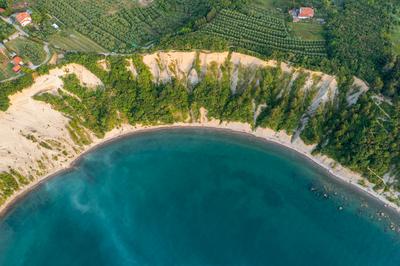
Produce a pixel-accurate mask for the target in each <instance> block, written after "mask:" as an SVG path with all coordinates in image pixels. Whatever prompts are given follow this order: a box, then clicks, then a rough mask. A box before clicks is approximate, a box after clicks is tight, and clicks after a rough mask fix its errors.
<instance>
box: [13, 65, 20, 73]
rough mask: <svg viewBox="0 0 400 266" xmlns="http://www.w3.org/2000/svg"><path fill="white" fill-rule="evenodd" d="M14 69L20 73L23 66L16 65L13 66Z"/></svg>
mask: <svg viewBox="0 0 400 266" xmlns="http://www.w3.org/2000/svg"><path fill="white" fill-rule="evenodd" d="M12 70H13V71H14V72H15V73H19V72H20V71H21V66H20V65H16V66H14V67H13V68H12Z"/></svg>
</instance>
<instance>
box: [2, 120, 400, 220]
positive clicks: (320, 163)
mask: <svg viewBox="0 0 400 266" xmlns="http://www.w3.org/2000/svg"><path fill="white" fill-rule="evenodd" d="M180 128H183V129H184V128H194V129H196V128H199V129H209V130H214V131H225V132H228V133H236V134H241V135H244V136H248V137H251V138H255V139H257V140H261V141H264V142H266V143H272V144H275V145H277V146H278V147H280V148H284V149H287V150H288V151H293V152H295V154H296V155H297V156H299V157H301V158H303V159H305V160H307V161H309V162H310V163H311V165H312V166H313V167H314V166H315V167H317V168H319V169H320V170H322V171H323V172H325V173H326V174H327V175H328V176H329V178H332V179H335V180H336V181H338V182H340V183H341V184H342V185H344V186H345V185H348V186H349V188H350V189H352V190H355V191H357V192H359V193H361V194H363V195H364V196H365V197H368V198H370V199H371V200H374V201H376V203H378V204H379V205H382V208H384V209H385V210H387V211H389V212H390V213H391V214H394V215H399V214H400V207H399V206H397V205H395V204H394V203H392V202H390V201H389V200H387V199H386V198H385V197H384V196H382V195H380V194H378V193H377V192H375V191H373V190H371V189H370V188H367V187H363V186H361V185H360V184H358V183H356V182H355V180H358V178H359V177H360V176H359V175H358V174H356V173H352V172H349V170H348V169H346V168H344V167H342V166H340V165H339V164H338V163H336V164H337V165H336V166H335V167H332V166H331V165H330V164H332V163H335V161H333V160H332V159H330V158H328V157H326V156H314V155H312V154H311V151H312V149H313V146H307V145H305V144H304V143H297V144H295V143H291V142H290V137H291V136H288V135H286V134H285V133H283V132H275V131H273V130H271V129H257V130H255V131H253V130H252V129H251V127H250V125H248V124H245V123H237V122H229V123H228V122H222V123H221V122H220V121H216V120H214V121H209V122H204V123H176V124H171V125H160V126H135V127H134V126H127V125H124V126H122V127H120V128H118V129H114V130H112V131H111V132H109V133H107V134H106V136H105V137H104V138H103V139H96V140H95V141H93V143H92V144H91V145H88V146H86V147H85V148H84V151H83V152H81V153H79V154H77V155H76V156H74V157H73V158H71V160H69V161H68V162H67V163H65V165H63V167H56V168H55V169H53V171H50V172H49V173H48V174H46V175H44V176H43V177H40V178H38V179H36V180H35V181H33V182H31V183H30V184H29V185H27V186H25V187H22V188H21V189H20V190H19V191H17V192H16V193H14V195H12V196H11V197H9V198H8V199H7V200H6V201H5V202H4V204H3V205H2V206H0V219H1V218H4V217H5V216H6V215H7V214H8V213H9V212H10V211H11V210H12V209H13V207H14V206H15V205H16V204H17V203H19V202H20V201H21V200H22V199H24V197H25V196H27V195H28V194H29V193H30V192H31V191H33V190H34V189H36V188H37V187H39V186H40V185H41V184H42V183H44V182H46V181H48V180H49V179H51V178H53V177H56V176H59V175H61V174H64V173H68V172H69V171H72V170H73V169H74V167H75V166H77V165H78V164H79V162H80V161H81V160H82V159H83V157H84V156H85V155H87V154H88V153H91V152H94V151H95V150H97V149H99V148H101V147H104V146H106V145H108V144H111V143H113V142H116V141H119V140H121V139H124V138H129V137H132V136H134V135H136V134H146V133H147V132H151V131H156V130H169V129H180ZM337 167H338V168H339V169H337ZM343 170H345V171H347V172H344V173H343V172H342V171H343Z"/></svg>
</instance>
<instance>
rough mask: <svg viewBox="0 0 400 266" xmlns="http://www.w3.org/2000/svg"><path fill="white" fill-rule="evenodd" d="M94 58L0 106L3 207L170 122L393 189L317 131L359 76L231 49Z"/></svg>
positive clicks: (390, 193) (53, 73)
mask: <svg viewBox="0 0 400 266" xmlns="http://www.w3.org/2000/svg"><path fill="white" fill-rule="evenodd" d="M93 60H94V59H87V60H86V61H85V59H79V60H76V58H75V59H71V61H77V62H69V63H68V64H66V65H64V66H58V67H56V68H54V69H52V70H50V71H49V73H48V74H45V75H42V76H39V77H36V78H35V80H34V83H33V85H32V86H30V87H28V88H26V89H24V90H23V91H21V92H19V93H16V94H14V95H12V96H11V97H10V107H9V108H8V110H7V111H5V112H0V124H1V127H0V158H1V160H0V173H1V174H0V177H1V178H0V206H2V207H1V209H0V210H2V209H4V208H5V207H6V206H7V205H8V204H9V203H10V202H11V201H12V200H13V199H15V198H16V197H17V196H18V195H20V194H21V193H23V192H24V191H26V190H28V189H29V188H32V187H33V186H34V185H36V184H38V183H39V182H41V181H42V180H43V179H45V178H46V177H47V176H49V175H51V174H53V173H55V172H57V171H59V170H62V169H66V168H68V167H69V166H70V165H71V163H72V162H73V161H74V160H75V159H76V158H77V157H78V156H80V155H81V154H82V153H84V152H85V151H88V150H89V149H91V148H92V147H94V146H96V145H98V144H100V143H103V142H105V141H107V140H110V139H113V138H115V137H117V136H121V135H124V134H128V133H132V132H135V131H138V130H144V129H149V128H157V127H166V126H168V127H171V126H205V127H214V128H224V129H230V130H235V131H240V132H244V133H249V134H253V135H254V136H257V137H261V138H264V139H267V140H270V141H274V142H277V143H280V144H282V145H285V146H287V147H290V148H292V149H295V150H297V151H298V152H300V153H302V154H303V155H305V156H307V157H309V158H310V159H312V160H313V161H315V162H316V163H318V164H320V165H321V166H323V167H324V168H326V169H327V170H328V171H329V172H331V173H332V174H335V175H337V176H338V177H340V178H342V179H343V180H345V181H347V182H350V183H353V184H355V185H357V186H358V187H360V188H362V189H364V190H365V191H367V192H368V193H371V194H373V195H374V196H376V197H378V198H380V199H382V200H384V201H385V202H387V203H388V204H391V203H390V202H389V201H388V200H387V198H389V199H391V200H393V198H396V197H397V194H396V191H395V190H393V189H392V188H390V187H385V191H384V193H383V194H382V190H381V188H375V190H374V186H375V185H376V184H374V183H373V182H370V181H371V179H366V178H363V177H362V175H361V174H359V173H356V172H355V171H354V169H353V170H350V169H348V168H346V167H344V166H342V165H341V164H340V163H338V162H336V161H334V160H333V159H331V158H330V157H329V156H327V155H329V154H327V153H325V154H324V152H323V151H324V150H323V147H324V145H321V142H324V141H325V142H326V140H325V139H323V138H321V137H318V134H317V132H316V130H315V129H314V127H316V128H318V125H319V124H320V123H321V122H320V120H321V118H318V116H322V117H323V116H326V118H328V111H326V110H331V109H333V108H337V105H338V102H339V101H340V100H341V101H343V102H344V106H346V108H349V109H350V108H351V106H353V105H356V104H357V103H358V101H359V98H360V97H363V96H365V94H367V93H368V86H367V85H366V84H365V83H364V82H363V81H361V80H359V79H357V78H354V79H353V80H351V81H348V82H347V83H348V84H347V87H346V90H345V92H343V89H342V88H341V86H343V85H342V84H343V82H342V81H340V82H339V81H338V79H337V78H336V77H334V76H331V75H327V74H324V73H321V72H315V71H310V70H306V69H301V68H295V67H292V66H290V65H288V64H286V63H281V62H277V61H272V60H271V61H264V60H261V59H258V58H255V57H251V56H248V55H243V54H239V53H229V52H224V53H207V52H159V53H155V54H147V55H143V56H142V57H139V56H132V57H126V58H118V59H115V58H106V59H102V60H97V59H96V61H93ZM131 86H132V87H131ZM210 99H211V100H213V101H216V102H210V101H211V100H210ZM218 101H221V102H223V104H221V103H219V102H218ZM330 108H331V109H330ZM317 118H318V119H319V120H318V119H317ZM314 124H315V125H316V126H314ZM310 125H311V126H310ZM322 144H324V143H322ZM390 163H391V162H389V164H390ZM387 172H389V171H387ZM376 175H378V176H379V178H381V177H380V175H379V174H376ZM388 175H390V174H389V173H388ZM393 206H395V205H394V204H393Z"/></svg>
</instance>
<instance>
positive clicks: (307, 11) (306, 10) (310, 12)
mask: <svg viewBox="0 0 400 266" xmlns="http://www.w3.org/2000/svg"><path fill="white" fill-rule="evenodd" d="M297 17H298V18H299V19H309V18H313V17H314V8H312V7H300V10H299V14H298V16H297Z"/></svg>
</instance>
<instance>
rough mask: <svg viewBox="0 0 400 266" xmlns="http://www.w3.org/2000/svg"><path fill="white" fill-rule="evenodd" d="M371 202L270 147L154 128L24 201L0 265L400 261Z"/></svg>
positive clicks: (0, 252)
mask: <svg viewBox="0 0 400 266" xmlns="http://www.w3.org/2000/svg"><path fill="white" fill-rule="evenodd" d="M365 204H368V205H369V206H370V207H368V208H366V207H365ZM372 205H374V204H373V203H372V202H370V201H365V197H362V196H361V195H359V194H358V193H354V192H352V193H350V192H349V189H348V188H346V187H345V186H343V185H340V184H337V183H336V182H334V181H332V179H331V178H328V177H327V176H326V175H325V174H323V173H322V172H321V170H318V169H315V168H314V167H313V166H312V165H311V164H310V163H308V162H307V161H306V160H305V159H302V158H299V156H298V155H296V154H294V153H293V152H291V151H287V150H282V148H280V147H277V146H275V145H272V144H267V143H264V142H262V141H259V140H256V139H253V138H248V137H245V136H241V135H237V134H232V133H226V132H215V131H208V130H203V129H179V130H163V131H154V132H147V133H145V134H140V135H135V136H132V137H130V138H126V139H123V140H119V141H118V142H115V143H112V144H110V145H107V146H104V147H102V148H100V149H97V150H96V151H94V152H92V153H89V154H87V155H85V156H84V158H83V159H82V161H80V162H79V164H78V165H77V166H76V167H75V168H74V169H73V170H72V171H70V172H68V173H64V174H61V175H60V176H57V177H55V178H52V179H50V180H49V181H47V182H45V183H44V184H42V185H41V186H40V187H38V189H36V190H34V191H33V192H31V193H29V194H28V195H27V196H26V197H25V198H24V199H23V200H21V201H20V202H18V203H17V204H16V205H15V206H14V207H13V208H12V210H11V211H10V212H8V214H7V215H6V216H5V217H3V218H1V219H0V265H10V266H18V265H31V266H36V265H40V266H45V265H96V266H97V265H188V266H197V265H309V266H313V265H363V266H364V265H373V266H379V265H396V266H398V265H400V237H399V236H398V235H396V234H395V233H393V232H391V231H390V230H389V231H387V227H386V225H387V222H386V221H378V218H377V215H376V212H377V211H378V210H379V209H378V207H374V206H372ZM371 206H372V207H371ZM340 207H342V208H343V210H339V208H340Z"/></svg>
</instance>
